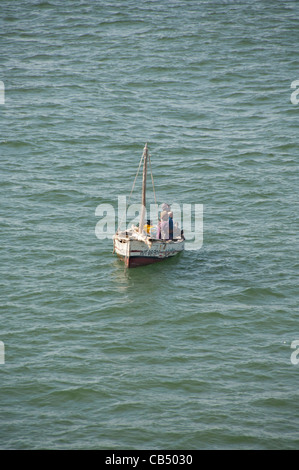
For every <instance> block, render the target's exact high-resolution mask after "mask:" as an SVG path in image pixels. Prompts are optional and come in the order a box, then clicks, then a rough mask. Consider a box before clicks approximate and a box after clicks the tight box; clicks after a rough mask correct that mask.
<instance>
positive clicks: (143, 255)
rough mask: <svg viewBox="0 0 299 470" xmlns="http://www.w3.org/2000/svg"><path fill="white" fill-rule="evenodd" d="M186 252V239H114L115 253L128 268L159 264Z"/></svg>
mask: <svg viewBox="0 0 299 470" xmlns="http://www.w3.org/2000/svg"><path fill="white" fill-rule="evenodd" d="M183 250H184V239H178V240H151V241H147V242H144V241H140V240H131V239H118V238H117V237H116V238H115V239H114V251H115V253H116V254H117V255H118V257H119V258H120V259H121V260H123V261H124V263H125V265H126V267H128V268H135V267H138V266H146V265H148V264H153V263H157V262H160V261H163V260H165V259H167V258H170V257H173V256H175V255H177V254H178V253H181V252H182V251H183Z"/></svg>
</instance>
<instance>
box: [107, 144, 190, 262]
mask: <svg viewBox="0 0 299 470" xmlns="http://www.w3.org/2000/svg"><path fill="white" fill-rule="evenodd" d="M142 160H143V179H142V201H141V210H140V222H139V226H135V225H132V226H131V228H129V229H126V230H120V229H118V230H117V232H116V233H115V235H114V237H113V253H116V254H117V255H118V257H119V258H120V259H122V260H123V261H124V262H125V266H126V267H128V268H133V267H137V266H144V265H148V264H152V263H156V262H158V261H163V260H165V259H167V258H169V257H171V256H175V255H176V254H178V253H180V252H182V251H183V250H184V247H185V238H184V235H183V231H182V230H177V231H176V232H175V231H174V232H173V235H172V236H171V239H169V238H168V237H167V238H166V237H165V238H162V237H163V232H162V235H161V236H160V237H159V238H158V237H157V238H156V237H155V235H153V234H152V233H151V232H150V233H148V231H147V228H146V227H147V226H146V224H145V212H146V177H147V167H148V161H150V155H149V153H148V147H147V144H145V147H144V149H143V154H142ZM142 160H141V162H140V163H142ZM139 167H140V165H139ZM137 174H138V173H137ZM136 176H137V175H136ZM135 180H136V178H135Z"/></svg>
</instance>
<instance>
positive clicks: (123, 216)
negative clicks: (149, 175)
mask: <svg viewBox="0 0 299 470" xmlns="http://www.w3.org/2000/svg"><path fill="white" fill-rule="evenodd" d="M142 160H143V154H142V156H141V158H140V162H139V167H138V170H137V173H136V176H135V179H134V183H133V186H132V189H131V193H130V196H129V201H128V202H127V204H126V208H125V212H124V214H123V216H122V218H121V221H120V223H119V224H118V227H117V231H118V230H119V229H120V226H121V224H122V221H123V219H124V216H125V214H126V213H127V208H128V205H129V204H130V201H131V197H132V193H133V191H134V187H135V183H136V180H137V177H138V174H139V170H140V167H141V163H142Z"/></svg>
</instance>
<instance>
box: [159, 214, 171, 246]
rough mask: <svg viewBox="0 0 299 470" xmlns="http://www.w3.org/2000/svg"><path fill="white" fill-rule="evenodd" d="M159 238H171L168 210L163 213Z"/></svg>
mask: <svg viewBox="0 0 299 470" xmlns="http://www.w3.org/2000/svg"><path fill="white" fill-rule="evenodd" d="M157 238H158V239H160V240H169V215H168V212H167V211H163V212H162V213H161V219H160V221H159V223H158V229H157Z"/></svg>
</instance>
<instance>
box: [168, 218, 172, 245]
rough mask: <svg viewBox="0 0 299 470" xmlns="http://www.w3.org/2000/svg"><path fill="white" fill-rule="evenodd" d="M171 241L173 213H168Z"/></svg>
mask: <svg viewBox="0 0 299 470" xmlns="http://www.w3.org/2000/svg"><path fill="white" fill-rule="evenodd" d="M168 226H169V228H168V230H169V240H173V212H171V211H170V212H168Z"/></svg>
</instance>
